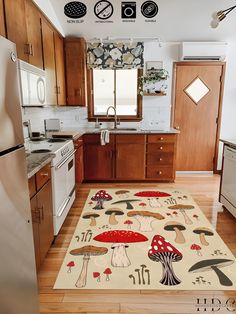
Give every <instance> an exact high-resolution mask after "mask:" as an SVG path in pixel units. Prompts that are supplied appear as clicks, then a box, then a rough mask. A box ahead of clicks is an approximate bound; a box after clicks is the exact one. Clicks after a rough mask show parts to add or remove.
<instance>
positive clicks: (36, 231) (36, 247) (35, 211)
mask: <svg viewBox="0 0 236 314" xmlns="http://www.w3.org/2000/svg"><path fill="white" fill-rule="evenodd" d="M30 205H31V216H32V228H33V237H34V254H35V262H36V269H37V271H38V270H39V268H40V264H41V261H40V239H39V222H40V217H39V210H38V207H37V197H36V196H34V197H33V198H32V199H31V200H30Z"/></svg>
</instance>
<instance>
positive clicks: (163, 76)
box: [138, 69, 169, 95]
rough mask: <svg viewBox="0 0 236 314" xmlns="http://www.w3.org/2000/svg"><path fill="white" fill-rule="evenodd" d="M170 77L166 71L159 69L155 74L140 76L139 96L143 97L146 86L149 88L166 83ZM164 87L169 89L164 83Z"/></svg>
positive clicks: (149, 73)
mask: <svg viewBox="0 0 236 314" xmlns="http://www.w3.org/2000/svg"><path fill="white" fill-rule="evenodd" d="M168 77H169V72H168V71H167V70H165V69H159V70H157V71H155V72H148V73H146V75H143V76H140V77H139V79H138V81H139V84H138V94H139V95H143V93H144V85H146V86H148V85H151V84H155V83H157V82H160V81H166V80H167V79H168ZM162 87H163V88H164V89H166V88H167V85H166V84H165V83H164V82H163V84H162Z"/></svg>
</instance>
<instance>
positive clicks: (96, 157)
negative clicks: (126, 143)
mask: <svg viewBox="0 0 236 314" xmlns="http://www.w3.org/2000/svg"><path fill="white" fill-rule="evenodd" d="M113 154H114V136H113V135H111V136H110V143H109V144H106V145H104V146H102V145H101V144H100V135H98V134H91V135H90V134H88V135H84V177H85V179H86V180H110V179H113V178H114V171H113Z"/></svg>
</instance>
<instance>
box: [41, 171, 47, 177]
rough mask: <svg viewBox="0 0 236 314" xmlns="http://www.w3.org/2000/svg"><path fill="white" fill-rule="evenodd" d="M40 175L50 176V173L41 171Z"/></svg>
mask: <svg viewBox="0 0 236 314" xmlns="http://www.w3.org/2000/svg"><path fill="white" fill-rule="evenodd" d="M40 175H41V176H42V177H48V176H49V173H48V172H45V173H40Z"/></svg>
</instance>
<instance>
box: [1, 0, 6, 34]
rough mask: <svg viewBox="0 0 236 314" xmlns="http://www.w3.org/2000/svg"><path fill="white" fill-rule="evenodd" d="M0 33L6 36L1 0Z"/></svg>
mask: <svg viewBox="0 0 236 314" xmlns="http://www.w3.org/2000/svg"><path fill="white" fill-rule="evenodd" d="M0 35H1V36H3V37H6V28H5V16H4V7H3V0H0Z"/></svg>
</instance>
